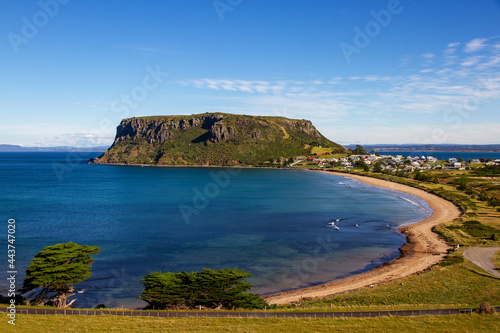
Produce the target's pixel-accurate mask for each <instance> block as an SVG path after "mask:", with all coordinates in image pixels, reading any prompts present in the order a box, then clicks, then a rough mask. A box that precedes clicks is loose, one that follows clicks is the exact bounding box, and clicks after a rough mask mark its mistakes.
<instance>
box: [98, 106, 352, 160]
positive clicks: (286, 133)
mask: <svg viewBox="0 0 500 333" xmlns="http://www.w3.org/2000/svg"><path fill="white" fill-rule="evenodd" d="M313 146H323V147H332V148H335V149H337V150H338V151H339V152H341V151H344V148H343V147H341V146H340V145H338V144H336V143H333V142H331V141H330V140H328V139H326V138H325V137H324V136H323V135H321V133H319V132H318V130H316V128H315V127H314V126H313V125H312V123H311V122H310V121H308V120H295V119H287V118H283V117H254V116H245V115H233V114H223V113H207V114H199V115H191V116H155V117H140V118H129V119H124V120H122V121H121V123H120V125H119V126H118V127H117V131H116V137H115V140H114V143H113V145H112V146H111V147H110V148H109V149H108V150H107V151H106V152H105V153H104V154H103V155H102V156H101V157H100V158H99V159H97V160H96V161H95V163H125V164H162V165H249V164H252V165H254V164H257V163H262V162H264V161H268V160H273V159H278V158H280V157H283V158H289V157H292V156H299V155H307V154H308V153H309V150H310V149H311V147H313Z"/></svg>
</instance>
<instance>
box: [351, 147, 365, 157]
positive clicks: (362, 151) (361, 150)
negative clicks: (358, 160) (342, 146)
mask: <svg viewBox="0 0 500 333" xmlns="http://www.w3.org/2000/svg"><path fill="white" fill-rule="evenodd" d="M352 153H353V154H354V155H368V152H367V151H366V150H365V148H363V146H360V145H356V148H355V149H354V150H353V151H352Z"/></svg>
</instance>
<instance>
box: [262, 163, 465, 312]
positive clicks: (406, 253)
mask: <svg viewBox="0 0 500 333" xmlns="http://www.w3.org/2000/svg"><path fill="white" fill-rule="evenodd" d="M313 171H315V172H321V173H325V174H329V175H335V176H342V177H348V178H351V179H355V180H358V181H361V182H363V183H366V184H369V185H373V186H378V187H382V188H386V189H391V190H396V191H399V192H404V193H407V194H410V195H414V196H416V197H418V198H420V199H422V200H424V201H426V202H427V203H428V204H429V206H430V207H431V209H432V210H433V213H432V215H431V216H430V217H429V218H427V219H425V220H423V221H420V222H417V223H413V224H410V225H406V226H403V227H401V228H399V231H401V232H402V233H403V234H405V235H406V239H407V242H406V243H405V244H404V245H403V246H402V247H401V248H400V251H401V256H400V257H399V258H397V259H395V260H393V261H391V262H389V263H386V264H383V265H382V266H379V267H377V268H374V269H372V270H370V271H368V272H365V273H361V274H358V275H354V276H351V277H348V278H345V279H340V280H335V281H332V282H327V283H324V284H321V285H317V286H312V287H306V288H301V289H297V290H292V291H287V292H281V293H276V294H271V295H267V296H265V297H264V298H265V299H266V300H267V301H268V302H269V303H271V304H288V303H293V302H300V300H301V299H303V298H314V297H325V296H329V295H333V294H338V293H342V292H346V291H350V290H355V289H359V288H363V287H367V286H370V285H376V284H380V283H384V282H389V281H393V280H396V279H400V278H403V277H406V276H409V275H412V274H415V273H418V272H421V271H423V270H425V269H427V268H429V267H430V266H432V265H434V264H436V263H438V262H439V261H441V260H442V259H443V258H444V257H445V256H446V254H447V251H448V249H449V246H448V245H447V244H446V243H445V242H444V241H442V240H441V239H440V238H439V237H438V235H437V234H435V233H434V232H433V231H432V228H433V227H434V226H436V225H438V224H440V223H442V222H446V221H451V220H454V219H456V218H458V217H459V216H460V215H461V212H460V210H459V209H458V208H457V207H456V206H455V205H454V204H452V203H451V202H449V201H447V200H445V199H443V198H440V197H438V196H436V195H433V194H430V193H427V192H425V191H423V190H420V189H417V188H413V187H410V186H406V185H402V184H398V183H393V182H389V181H386V180H381V179H376V178H371V177H366V176H360V175H353V174H344V173H340V172H330V171H320V170H318V171H316V170H313Z"/></svg>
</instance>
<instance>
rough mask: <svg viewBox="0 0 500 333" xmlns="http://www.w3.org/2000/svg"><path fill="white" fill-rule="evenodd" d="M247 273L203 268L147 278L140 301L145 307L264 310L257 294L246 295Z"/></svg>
mask: <svg viewBox="0 0 500 333" xmlns="http://www.w3.org/2000/svg"><path fill="white" fill-rule="evenodd" d="M249 276H250V273H248V272H245V271H242V270H238V269H236V268H235V269H229V268H226V269H219V270H213V269H203V270H202V271H201V272H192V273H186V272H180V273H172V272H167V273H160V272H153V273H149V274H148V275H146V276H145V277H144V278H143V279H142V281H143V285H144V291H143V293H142V294H141V296H140V297H139V298H141V299H143V300H145V301H146V302H148V303H149V306H148V308H155V309H169V308H177V309H178V308H196V307H199V306H203V307H206V308H226V309H230V308H234V307H236V308H264V307H265V306H267V305H268V304H267V303H266V302H265V301H264V300H263V299H261V298H260V297H259V295H257V294H251V293H247V291H248V290H250V289H251V288H252V284H251V283H249V282H247V281H246V280H245V279H246V278H247V277H249Z"/></svg>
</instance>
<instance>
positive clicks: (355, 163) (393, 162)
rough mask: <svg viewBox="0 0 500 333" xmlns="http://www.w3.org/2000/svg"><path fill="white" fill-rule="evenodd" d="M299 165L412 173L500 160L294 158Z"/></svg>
mask: <svg viewBox="0 0 500 333" xmlns="http://www.w3.org/2000/svg"><path fill="white" fill-rule="evenodd" d="M299 164H303V165H317V166H319V167H320V168H325V167H340V168H341V169H347V170H348V169H353V168H355V167H361V168H369V167H373V168H374V169H375V170H378V171H379V172H387V173H396V172H401V171H403V172H414V171H417V170H470V169H475V168H480V167H484V166H493V165H500V159H495V160H493V159H491V158H480V159H469V160H463V159H462V158H460V157H453V158H449V159H448V160H438V159H437V158H436V157H433V156H418V155H415V156H403V155H380V154H365V155H350V156H345V157H315V156H309V157H307V158H306V157H295V158H294V163H291V164H289V166H290V167H295V166H297V165H299Z"/></svg>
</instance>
